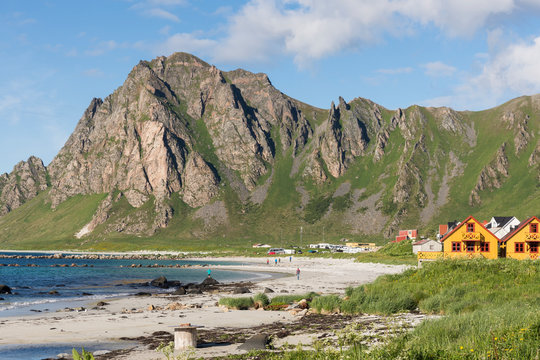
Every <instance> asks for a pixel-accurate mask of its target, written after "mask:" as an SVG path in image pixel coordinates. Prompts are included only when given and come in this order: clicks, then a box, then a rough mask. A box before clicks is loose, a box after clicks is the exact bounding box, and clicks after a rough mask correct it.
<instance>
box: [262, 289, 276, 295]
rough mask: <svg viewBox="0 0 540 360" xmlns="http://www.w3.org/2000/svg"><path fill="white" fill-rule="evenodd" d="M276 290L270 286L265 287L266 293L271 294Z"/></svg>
mask: <svg viewBox="0 0 540 360" xmlns="http://www.w3.org/2000/svg"><path fill="white" fill-rule="evenodd" d="M273 292H274V290H272V289H270V288H264V293H265V294H270V293H273Z"/></svg>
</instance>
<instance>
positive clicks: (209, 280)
mask: <svg viewBox="0 0 540 360" xmlns="http://www.w3.org/2000/svg"><path fill="white" fill-rule="evenodd" d="M218 284H219V281H217V280H216V279H214V278H213V277H211V276H209V277H207V278H206V279H204V280H203V282H202V283H201V285H202V286H211V285H218Z"/></svg>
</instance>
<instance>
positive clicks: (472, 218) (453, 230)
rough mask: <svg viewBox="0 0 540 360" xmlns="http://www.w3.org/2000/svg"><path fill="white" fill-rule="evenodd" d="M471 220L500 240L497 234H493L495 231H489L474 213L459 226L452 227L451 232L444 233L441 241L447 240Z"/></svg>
mask: <svg viewBox="0 0 540 360" xmlns="http://www.w3.org/2000/svg"><path fill="white" fill-rule="evenodd" d="M469 220H474V222H475V223H477V224H478V225H479V226H481V227H482V229H484V230H486V231H487V232H488V233H489V234H490V235H491V236H493V238H494V239H496V240H499V239H497V237H496V236H495V235H493V233H492V232H491V231H489V230H488V229H486V227H485V226H484V225H482V223H481V222H480V221H478V220H476V219H475V218H474V217H473V216H472V215H470V216H469V217H468V218H466V219H465V220H463V221H462V222H461V223H460V224H459V225H458V226H456V227H455V228H453V229H452V231H450V232H449V233H447V234H446V235H444V237H443V238H442V239H441V243H442V242H443V241H444V240H446V239H447V238H448V237H449V236H450V235H452V234H453V233H455V232H456V231H457V230H458V229H461V227H463V226H464V225H465V224H466V223H467V221H469Z"/></svg>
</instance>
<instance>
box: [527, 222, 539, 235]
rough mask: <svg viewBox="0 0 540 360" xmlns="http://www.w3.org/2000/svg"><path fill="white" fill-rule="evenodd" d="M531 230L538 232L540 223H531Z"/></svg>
mask: <svg viewBox="0 0 540 360" xmlns="http://www.w3.org/2000/svg"><path fill="white" fill-rule="evenodd" d="M529 232H531V233H537V232H538V224H537V223H531V226H530V227H529Z"/></svg>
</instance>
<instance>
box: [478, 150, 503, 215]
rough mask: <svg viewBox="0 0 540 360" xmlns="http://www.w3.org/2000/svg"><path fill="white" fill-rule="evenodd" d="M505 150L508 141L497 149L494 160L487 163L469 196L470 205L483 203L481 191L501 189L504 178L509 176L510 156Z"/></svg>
mask: <svg viewBox="0 0 540 360" xmlns="http://www.w3.org/2000/svg"><path fill="white" fill-rule="evenodd" d="M505 150H506V143H503V144H502V145H501V146H500V147H499V149H498V150H497V154H496V155H495V158H494V159H493V161H492V162H491V163H489V164H488V165H486V166H485V167H484V168H483V169H482V171H481V172H480V175H479V176H478V181H477V182H476V185H475V186H474V189H473V190H472V191H471V194H470V196H469V205H471V206H475V205H479V204H481V203H482V200H481V199H480V191H483V190H492V189H499V188H500V187H501V186H502V184H503V182H504V179H505V178H507V177H508V175H509V174H508V158H507V156H506V153H505Z"/></svg>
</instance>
